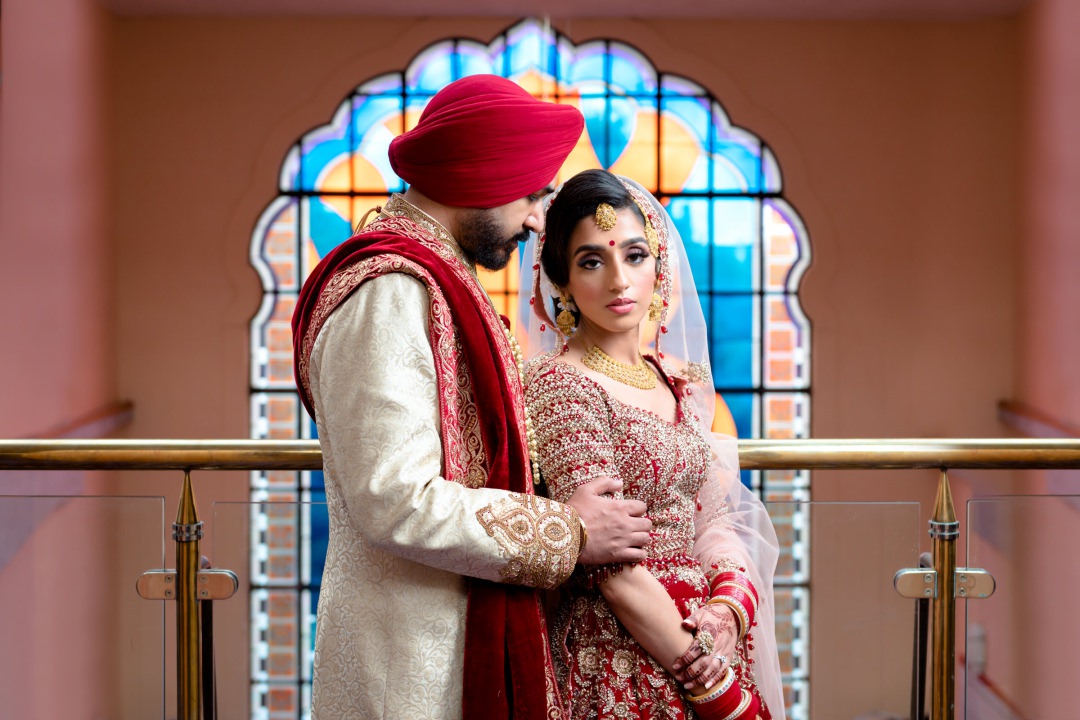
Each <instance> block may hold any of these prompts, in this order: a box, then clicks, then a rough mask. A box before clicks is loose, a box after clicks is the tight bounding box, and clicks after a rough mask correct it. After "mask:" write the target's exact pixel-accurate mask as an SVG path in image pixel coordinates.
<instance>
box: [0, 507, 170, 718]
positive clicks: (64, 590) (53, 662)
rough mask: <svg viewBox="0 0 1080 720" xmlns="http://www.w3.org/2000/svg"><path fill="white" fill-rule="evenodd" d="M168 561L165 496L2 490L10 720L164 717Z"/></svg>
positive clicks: (0, 594)
mask: <svg viewBox="0 0 1080 720" xmlns="http://www.w3.org/2000/svg"><path fill="white" fill-rule="evenodd" d="M164 563H165V506H164V499H163V498H160V497H88V496H80V497H59V496H48V497H44V496H0V608H2V612H0V638H2V639H0V698H3V709H2V710H0V715H2V716H3V717H12V718H15V717H17V718H28V719H34V718H43V719H44V718H50V719H51V718H77V717H86V718H90V717H93V718H98V717H101V718H106V717H107V718H110V719H112V718H116V719H118V720H124V719H126V718H131V719H132V720H144V719H145V718H163V717H164V716H165V711H166V710H165V601H163V600H144V599H142V598H141V597H139V595H138V593H137V592H136V589H135V585H136V582H137V581H138V579H139V577H140V576H141V575H142V574H143V573H144V572H145V571H147V570H152V569H160V568H162V567H163V566H164ZM170 617H171V613H170Z"/></svg>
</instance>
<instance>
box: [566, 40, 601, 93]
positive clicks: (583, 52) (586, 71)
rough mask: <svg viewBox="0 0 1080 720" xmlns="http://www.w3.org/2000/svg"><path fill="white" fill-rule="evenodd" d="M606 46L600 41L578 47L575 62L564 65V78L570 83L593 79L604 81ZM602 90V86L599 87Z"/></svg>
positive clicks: (574, 83)
mask: <svg viewBox="0 0 1080 720" xmlns="http://www.w3.org/2000/svg"><path fill="white" fill-rule="evenodd" d="M604 58H605V55H604V47H603V45H602V44H600V43H589V44H588V45H583V46H580V47H578V51H577V54H576V57H574V58H573V60H574V62H573V63H569V62H568V63H567V64H566V66H565V67H562V70H563V72H564V73H565V74H564V75H563V77H564V78H566V82H568V83H569V84H570V85H577V84H579V83H588V82H589V81H593V82H596V83H603V82H604V80H605V77H604V65H605V64H606V63H605V62H604ZM598 89H600V90H602V87H601V88H598Z"/></svg>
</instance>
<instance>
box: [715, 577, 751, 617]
mask: <svg viewBox="0 0 1080 720" xmlns="http://www.w3.org/2000/svg"><path fill="white" fill-rule="evenodd" d="M716 597H726V598H731V599H732V600H735V601H736V602H738V603H739V604H740V605H742V606H743V609H744V610H746V615H747V617H749V618H750V622H751V624H753V622H754V618H755V617H756V616H757V603H755V602H754V596H753V595H750V594H749V593H747V592H746V591H745V590H744V589H743V588H741V587H738V586H736V585H721V586H720V587H719V588H717V592H716Z"/></svg>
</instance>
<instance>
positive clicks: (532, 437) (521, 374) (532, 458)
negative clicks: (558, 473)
mask: <svg viewBox="0 0 1080 720" xmlns="http://www.w3.org/2000/svg"><path fill="white" fill-rule="evenodd" d="M500 324H501V323H500ZM503 332H504V333H506V339H507V341H508V342H509V343H510V352H511V353H513V355H514V364H515V365H517V371H518V378H520V379H521V386H522V387H525V361H524V359H523V358H522V355H521V346H520V345H518V341H517V338H516V337H514V333H512V332H510V330H509V329H508V328H507V327H506V326H505V325H503ZM522 410H523V411H524V412H525V440H526V441H527V443H528V446H529V462H530V463H532V471H533V484H534V485H539V484H540V460H539V459H538V457H537V447H536V433H535V432H534V431H533V426H532V419H530V418H529V408H528V406H527V405H524V404H522Z"/></svg>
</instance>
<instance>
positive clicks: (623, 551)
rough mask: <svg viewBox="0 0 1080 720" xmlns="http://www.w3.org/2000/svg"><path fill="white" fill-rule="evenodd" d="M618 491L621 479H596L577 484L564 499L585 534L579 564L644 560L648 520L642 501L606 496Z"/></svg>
mask: <svg viewBox="0 0 1080 720" xmlns="http://www.w3.org/2000/svg"><path fill="white" fill-rule="evenodd" d="M621 490H622V481H621V480H615V479H614V478H599V479H597V480H592V481H590V482H587V483H585V484H584V485H582V486H581V487H579V488H578V489H577V490H575V491H574V494H573V495H571V496H570V499H569V500H567V501H566V504H567V505H569V506H570V507H572V508H574V510H576V511H577V514H578V515H579V516H581V519H582V521H583V522H584V523H585V529H586V530H587V531H588V534H589V539H588V541H587V542H586V543H585V549H584V550H582V551H581V554H580V555H579V556H578V562H579V563H582V564H584V565H599V564H604V563H624V562H641V561H642V560H644V559H645V546H646V545H648V543H649V533H650V532H651V531H652V521H651V520H649V519H648V518H647V517H645V510H646V507H645V503H643V502H641V501H640V500H617V499H614V498H612V497H610V494H614V493H618V492H620V491H621Z"/></svg>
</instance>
